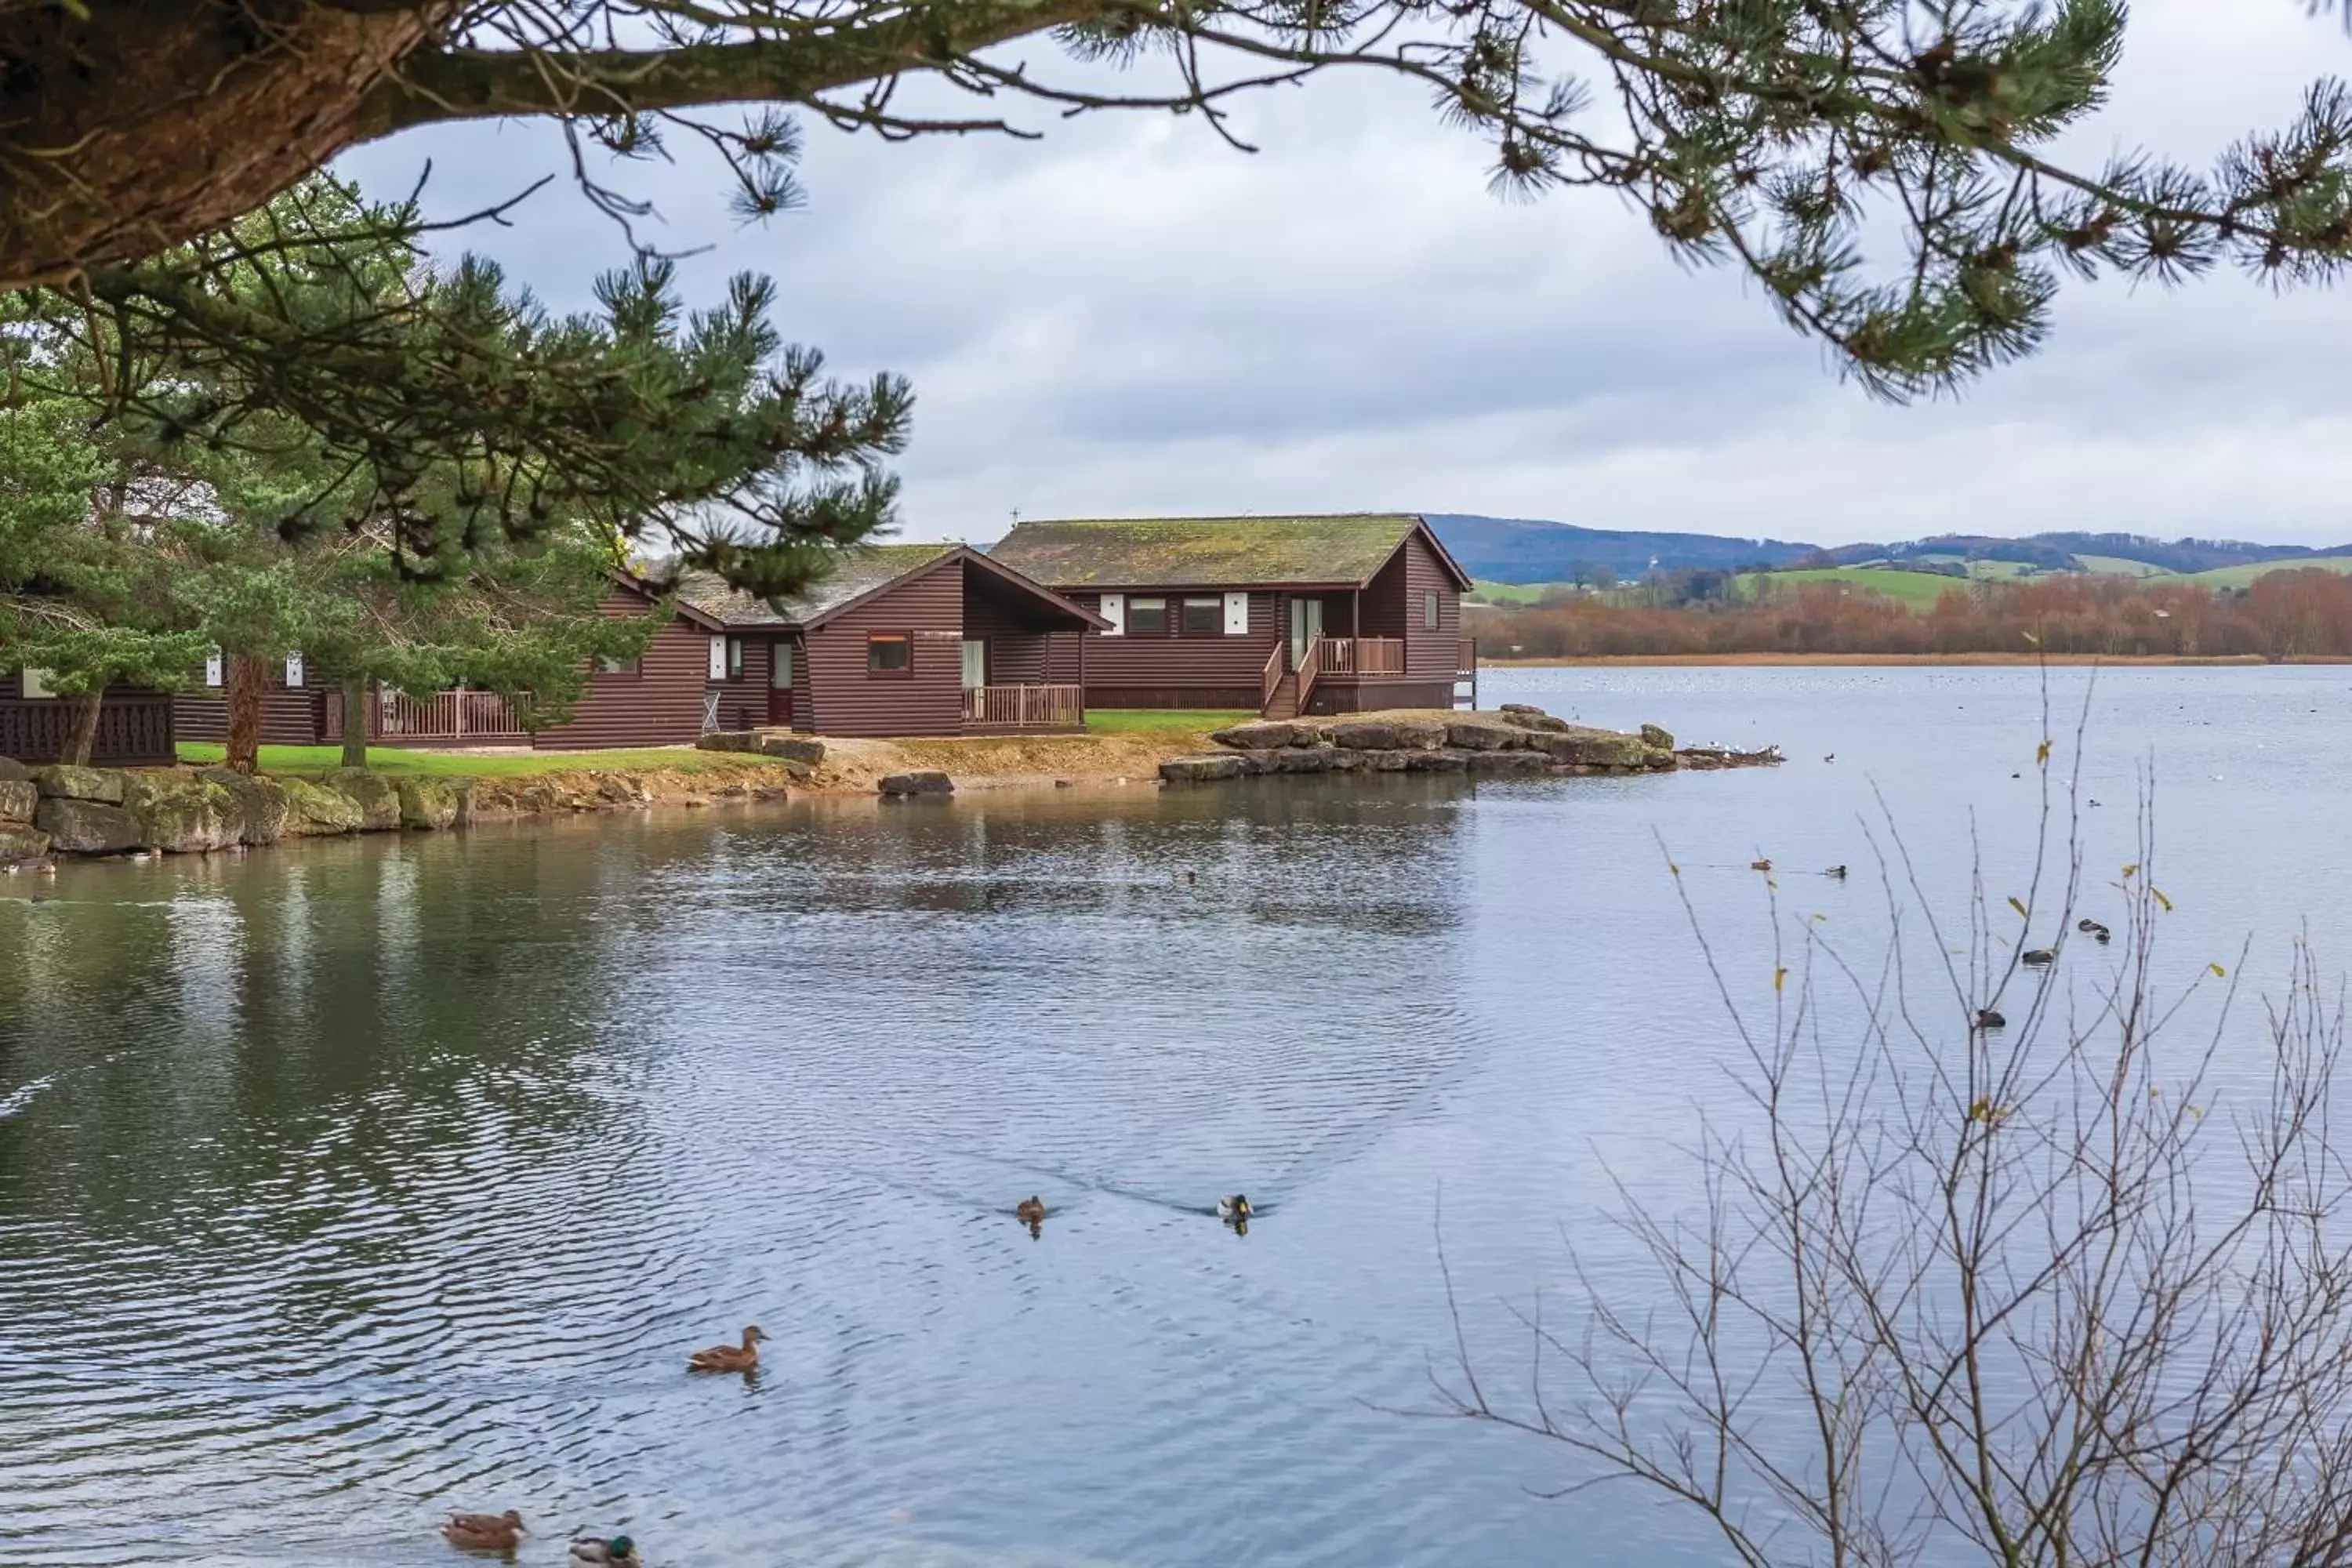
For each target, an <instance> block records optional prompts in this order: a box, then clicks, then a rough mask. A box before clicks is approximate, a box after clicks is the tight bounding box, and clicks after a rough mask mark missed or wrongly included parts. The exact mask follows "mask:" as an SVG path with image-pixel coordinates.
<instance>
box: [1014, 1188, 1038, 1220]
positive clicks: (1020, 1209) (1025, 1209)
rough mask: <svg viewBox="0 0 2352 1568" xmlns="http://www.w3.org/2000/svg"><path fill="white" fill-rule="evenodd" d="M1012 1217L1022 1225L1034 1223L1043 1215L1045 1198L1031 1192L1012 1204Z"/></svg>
mask: <svg viewBox="0 0 2352 1568" xmlns="http://www.w3.org/2000/svg"><path fill="white" fill-rule="evenodd" d="M1013 1218H1014V1219H1017V1220H1019V1221H1020V1222H1021V1223H1022V1224H1023V1225H1035V1224H1037V1223H1038V1222H1039V1221H1041V1220H1043V1219H1044V1218H1045V1199H1043V1198H1041V1197H1039V1196H1038V1195H1037V1194H1034V1193H1032V1194H1029V1195H1028V1196H1027V1197H1025V1198H1023V1199H1022V1200H1021V1201H1020V1202H1019V1203H1017V1204H1014V1205H1013Z"/></svg>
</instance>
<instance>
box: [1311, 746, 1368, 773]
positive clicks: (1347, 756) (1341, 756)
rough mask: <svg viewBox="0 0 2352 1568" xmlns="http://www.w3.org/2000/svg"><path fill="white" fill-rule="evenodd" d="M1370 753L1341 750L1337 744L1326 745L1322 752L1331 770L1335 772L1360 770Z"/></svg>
mask: <svg viewBox="0 0 2352 1568" xmlns="http://www.w3.org/2000/svg"><path fill="white" fill-rule="evenodd" d="M1371 754H1372V753H1371V752H1349V751H1342V750H1341V749H1340V748H1339V747H1337V746H1330V747H1327V748H1325V750H1324V752H1323V755H1324V756H1325V758H1326V759H1328V763H1329V765H1330V769H1331V771H1332V772H1333V773H1356V772H1358V771H1360V769H1362V768H1363V767H1364V766H1365V765H1366V759H1367V758H1369V757H1370V756H1371Z"/></svg>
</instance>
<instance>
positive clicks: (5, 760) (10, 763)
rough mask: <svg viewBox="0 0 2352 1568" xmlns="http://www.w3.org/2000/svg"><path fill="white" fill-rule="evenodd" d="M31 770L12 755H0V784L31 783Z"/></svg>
mask: <svg viewBox="0 0 2352 1568" xmlns="http://www.w3.org/2000/svg"><path fill="white" fill-rule="evenodd" d="M32 782H33V770H32V769H30V768H28V767H26V765H25V764H24V763H20V762H18V761H17V760H16V758H14V757H0V784H31V783H32Z"/></svg>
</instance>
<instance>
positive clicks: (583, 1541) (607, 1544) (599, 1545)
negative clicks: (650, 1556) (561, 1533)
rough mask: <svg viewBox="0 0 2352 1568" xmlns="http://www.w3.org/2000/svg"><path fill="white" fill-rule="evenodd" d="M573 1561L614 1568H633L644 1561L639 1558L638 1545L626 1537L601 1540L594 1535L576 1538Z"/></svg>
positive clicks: (573, 1542) (573, 1543)
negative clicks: (607, 1565) (632, 1566)
mask: <svg viewBox="0 0 2352 1568" xmlns="http://www.w3.org/2000/svg"><path fill="white" fill-rule="evenodd" d="M640 1561H642V1559H640V1558H639V1557H638V1556H637V1543H636V1542H634V1541H632V1540H630V1539H629V1538H628V1537H627V1536H625V1535H615V1536H612V1537H610V1538H608V1539H604V1540H599V1539H597V1538H596V1537H595V1536H593V1535H583V1536H578V1537H575V1538H574V1539H573V1541H572V1562H574V1563H583V1564H586V1563H599V1564H605V1563H609V1564H611V1565H612V1568H631V1565H634V1564H635V1563H638V1562H640Z"/></svg>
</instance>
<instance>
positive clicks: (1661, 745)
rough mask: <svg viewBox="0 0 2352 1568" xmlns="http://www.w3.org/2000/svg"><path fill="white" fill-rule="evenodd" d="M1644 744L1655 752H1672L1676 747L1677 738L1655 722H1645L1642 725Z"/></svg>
mask: <svg viewBox="0 0 2352 1568" xmlns="http://www.w3.org/2000/svg"><path fill="white" fill-rule="evenodd" d="M1642 744H1643V745H1645V746H1647V747H1649V748H1650V750H1652V751H1654V752H1671V751H1673V750H1674V749H1675V738H1674V737H1673V736H1672V735H1669V734H1667V733H1666V732H1665V731H1664V730H1661V729H1659V728H1658V727H1657V726H1656V725H1655V724H1644V725H1643V726H1642Z"/></svg>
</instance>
